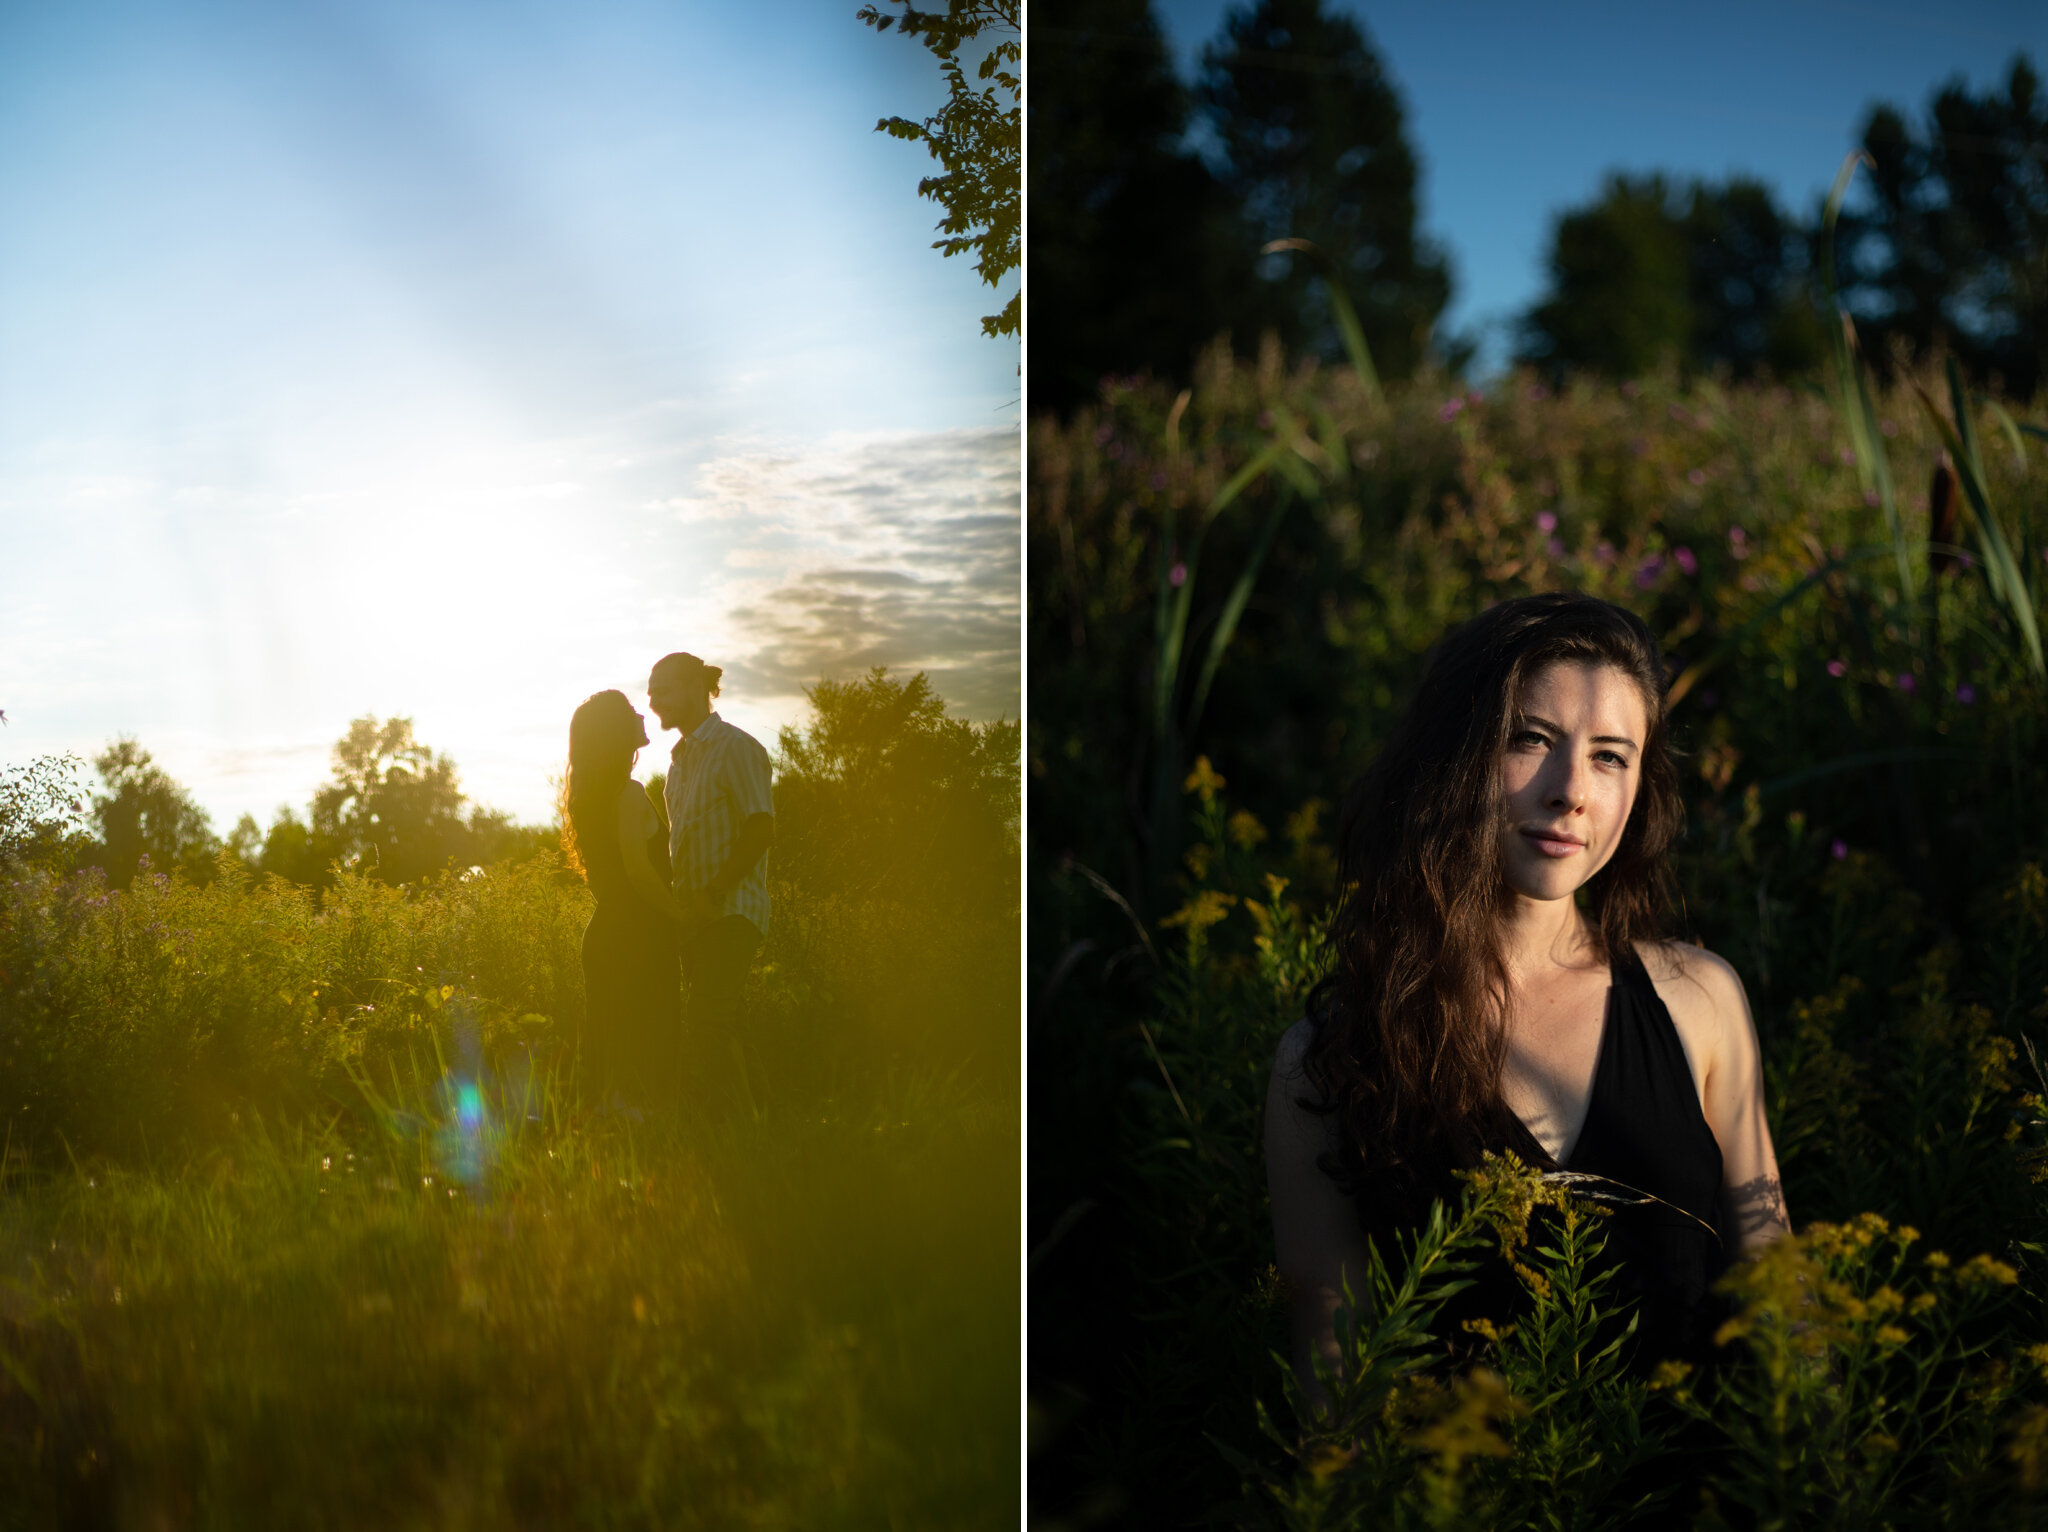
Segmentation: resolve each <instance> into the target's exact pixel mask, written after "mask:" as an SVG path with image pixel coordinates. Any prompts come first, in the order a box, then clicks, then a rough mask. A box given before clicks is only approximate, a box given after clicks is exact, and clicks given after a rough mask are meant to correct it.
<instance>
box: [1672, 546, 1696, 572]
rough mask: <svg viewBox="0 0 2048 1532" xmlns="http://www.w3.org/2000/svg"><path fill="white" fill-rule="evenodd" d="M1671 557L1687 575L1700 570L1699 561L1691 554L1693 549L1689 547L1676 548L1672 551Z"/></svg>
mask: <svg viewBox="0 0 2048 1532" xmlns="http://www.w3.org/2000/svg"><path fill="white" fill-rule="evenodd" d="M1671 559H1672V562H1673V563H1675V564H1677V565H1678V567H1679V568H1680V569H1682V570H1684V571H1685V572H1686V573H1687V574H1688V575H1696V574H1698V573H1699V572H1700V561H1699V560H1698V559H1697V558H1695V557H1694V556H1693V551H1692V549H1690V548H1679V549H1676V550H1675V551H1673V553H1672V555H1671Z"/></svg>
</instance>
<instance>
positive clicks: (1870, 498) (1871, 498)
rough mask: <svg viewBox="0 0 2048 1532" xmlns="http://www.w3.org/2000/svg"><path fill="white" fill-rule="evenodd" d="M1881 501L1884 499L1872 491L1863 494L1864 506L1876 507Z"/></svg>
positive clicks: (1867, 490) (1868, 490)
mask: <svg viewBox="0 0 2048 1532" xmlns="http://www.w3.org/2000/svg"><path fill="white" fill-rule="evenodd" d="M1883 499H1884V497H1883V496H1882V495H1880V494H1879V493H1878V492H1877V491H1876V490H1874V489H1866V490H1865V491H1864V492H1863V503H1864V504H1865V505H1877V504H1880V503H1881V502H1882V501H1883Z"/></svg>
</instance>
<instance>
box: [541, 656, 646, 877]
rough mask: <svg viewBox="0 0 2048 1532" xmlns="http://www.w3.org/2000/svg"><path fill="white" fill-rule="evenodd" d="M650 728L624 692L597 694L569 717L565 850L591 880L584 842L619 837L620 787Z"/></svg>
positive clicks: (564, 794) (564, 788)
mask: <svg viewBox="0 0 2048 1532" xmlns="http://www.w3.org/2000/svg"><path fill="white" fill-rule="evenodd" d="M646 739H647V734H646V730H645V729H644V728H643V727H642V725H641V723H640V719H639V715H638V714H637V713H635V712H634V710H633V704H632V703H631V702H630V701H628V700H627V698H626V694H625V693H624V692H621V691H603V692H596V693H593V694H592V695H590V696H588V697H586V698H584V699H583V701H582V702H580V703H578V704H577V707H576V711H575V712H574V713H572V714H570V715H569V768H568V770H567V771H565V772H563V773H562V799H561V810H562V854H563V855H564V856H566V857H567V858H568V859H569V865H570V866H571V867H573V868H574V869H575V870H576V871H578V872H580V873H582V874H583V875H584V877H585V878H586V879H587V878H588V877H589V876H590V873H589V869H588V868H587V867H586V866H585V865H584V861H583V851H582V848H583V845H584V844H585V843H586V842H588V841H590V839H591V838H592V837H593V836H612V837H614V838H616V836H617V835H618V823H619V789H620V788H622V787H624V786H625V785H626V780H627V778H629V777H631V776H632V775H633V756H634V754H635V752H637V751H638V750H639V748H640V747H641V745H643V744H645V743H646Z"/></svg>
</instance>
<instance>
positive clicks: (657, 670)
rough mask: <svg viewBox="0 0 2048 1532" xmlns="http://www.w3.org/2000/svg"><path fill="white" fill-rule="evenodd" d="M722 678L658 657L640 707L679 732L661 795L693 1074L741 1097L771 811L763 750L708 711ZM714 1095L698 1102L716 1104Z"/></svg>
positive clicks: (708, 668)
mask: <svg viewBox="0 0 2048 1532" xmlns="http://www.w3.org/2000/svg"><path fill="white" fill-rule="evenodd" d="M722 674H723V671H721V670H720V668H719V667H718V666H716V665H707V664H705V663H704V662H703V661H702V660H700V659H698V658H697V656H696V655H694V654H668V655H663V656H662V657H661V659H659V660H657V661H656V662H655V665H654V669H653V671H652V673H650V674H649V676H648V678H647V702H648V706H649V707H650V708H652V709H653V711H654V716H655V717H656V718H658V719H659V720H661V726H662V727H663V728H664V729H679V730H681V731H682V738H681V739H679V740H678V741H677V742H676V747H675V749H674V751H672V752H671V753H670V756H669V770H668V781H667V782H666V784H665V785H664V787H663V790H662V798H663V800H664V802H665V803H666V805H667V808H668V852H669V865H670V866H671V867H672V868H673V870H674V878H675V890H676V898H677V899H678V900H680V901H681V903H682V905H683V908H684V910H685V911H686V912H687V913H688V914H690V915H691V916H693V917H694V919H693V920H692V921H691V922H690V924H689V925H688V926H686V927H685V929H684V933H683V968H684V972H685V974H686V975H687V976H688V978H689V981H690V1013H689V1014H690V1032H691V1034H692V1036H691V1042H692V1045H693V1046H692V1047H691V1049H690V1052H691V1053H692V1054H694V1055H696V1057H697V1061H698V1065H699V1072H700V1073H702V1072H712V1073H719V1074H723V1073H727V1072H729V1071H732V1070H735V1069H736V1070H737V1080H736V1081H734V1082H732V1083H733V1084H735V1085H736V1087H737V1090H738V1091H739V1092H740V1093H743V1094H744V1093H746V1092H747V1080H746V1061H745V1053H744V1049H743V1042H744V1034H743V1031H742V1028H741V1025H740V998H741V995H742V993H743V991H744V989H745V987H746V982H747V964H748V963H749V961H751V960H752V958H753V956H754V951H755V949H756V948H757V947H759V946H760V945H761V939H762V938H763V937H764V936H766V935H767V934H768V847H769V844H770V843H771V842H772V841H773V840H774V839H775V804H774V799H773V797H772V795H771V793H770V789H769V782H768V752H767V751H766V750H763V749H762V748H761V744H760V741H758V740H756V739H755V738H754V737H753V736H752V735H751V734H748V733H747V732H746V731H745V730H743V729H737V728H735V727H733V725H731V724H729V723H727V722H726V721H725V720H724V719H723V718H720V717H719V716H718V714H717V713H716V712H714V711H712V707H711V699H712V698H713V697H716V696H717V695H718V680H719V677H720V676H721V675H722ZM707 1083H708V1082H707ZM715 1095H716V1092H714V1099H712V1100H709V1101H707V1102H706V1103H705V1104H706V1105H715V1104H716V1101H715Z"/></svg>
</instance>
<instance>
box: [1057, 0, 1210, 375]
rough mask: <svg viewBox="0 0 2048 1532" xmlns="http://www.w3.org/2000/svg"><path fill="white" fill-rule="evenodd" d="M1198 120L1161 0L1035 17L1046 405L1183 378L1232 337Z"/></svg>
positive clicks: (1092, 5)
mask: <svg viewBox="0 0 2048 1532" xmlns="http://www.w3.org/2000/svg"><path fill="white" fill-rule="evenodd" d="M1187 117H1188V101H1187V93H1186V91H1185V90H1184V89H1183V88H1182V86H1181V84H1180V82H1179V80H1177V79H1176V78H1175V77H1174V73H1173V65H1172V61H1171V59H1170V58H1169V57H1168V55H1167V51H1166V43H1165V40H1164V39H1163V37H1162V36H1161V34H1160V30H1159V25H1158V22H1157V21H1156V20H1155V19H1154V17H1153V15H1152V8H1151V5H1150V3H1149V0H1039V3H1037V4H1035V5H1033V7H1032V10H1031V99H1030V102H1029V105H1028V108H1027V111H1026V114H1025V134H1026V136H1027V137H1028V139H1029V141H1030V146H1031V152H1030V158H1029V163H1030V179H1031V234H1030V272H1029V276H1028V280H1029V282H1030V288H1031V323H1030V333H1029V335H1028V336H1027V337H1026V341H1025V344H1026V345H1027V346H1029V348H1030V357H1031V368H1030V381H1029V388H1030V390H1031V405H1032V408H1034V409H1040V410H1055V411H1065V410H1067V409H1069V408H1071V407H1072V406H1073V405H1074V404H1076V403H1078V402H1079V401H1081V400H1083V399H1086V398H1089V397H1091V396H1092V395H1093V394H1094V392H1095V389H1096V386H1097V384H1098V382H1099V380H1100V379H1101V377H1102V376H1103V374H1105V373H1109V372H1152V373H1154V374H1156V375H1159V376H1164V377H1174V376H1179V375H1181V374H1183V373H1185V372H1186V371H1187V370H1188V368H1189V366H1190V365H1191V363H1192V362H1193V360H1194V358H1195V355H1196V353H1197V352H1198V351H1200V349H1201V347H1202V346H1203V345H1204V344H1206V343H1207V342H1208V341H1209V340H1210V338H1211V337H1212V336H1214V334H1215V333H1216V332H1217V331H1218V330H1219V329H1225V328H1228V324H1229V320H1228V317H1227V314H1226V313H1225V309H1226V308H1227V307H1228V304H1227V302H1226V301H1225V288H1224V285H1223V282H1222V280H1221V278H1222V277H1224V276H1226V275H1228V274H1227V273H1222V272H1219V264H1218V260H1217V255H1218V251H1217V237H1218V233H1219V231H1221V230H1227V229H1228V227H1229V218H1228V214H1227V210H1226V208H1225V207H1224V205H1223V203H1222V202H1221V192H1220V188H1219V187H1218V186H1217V184H1216V180H1215V177H1214V176H1212V175H1211V174H1210V173H1209V170H1208V168H1207V167H1206V166H1205V165H1203V163H1202V162H1201V161H1200V160H1199V159H1198V158H1197V157H1195V156H1194V155H1193V154H1191V153H1188V152H1185V151H1184V150H1183V148H1182V146H1181V140H1182V136H1183V134H1184V132H1185V130H1186V127H1187ZM1248 275H1249V272H1248V270H1246V271H1243V272H1241V273H1239V274H1238V277H1237V281H1238V283H1239V285H1243V283H1244V281H1245V279H1246V278H1247V277H1248Z"/></svg>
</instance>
